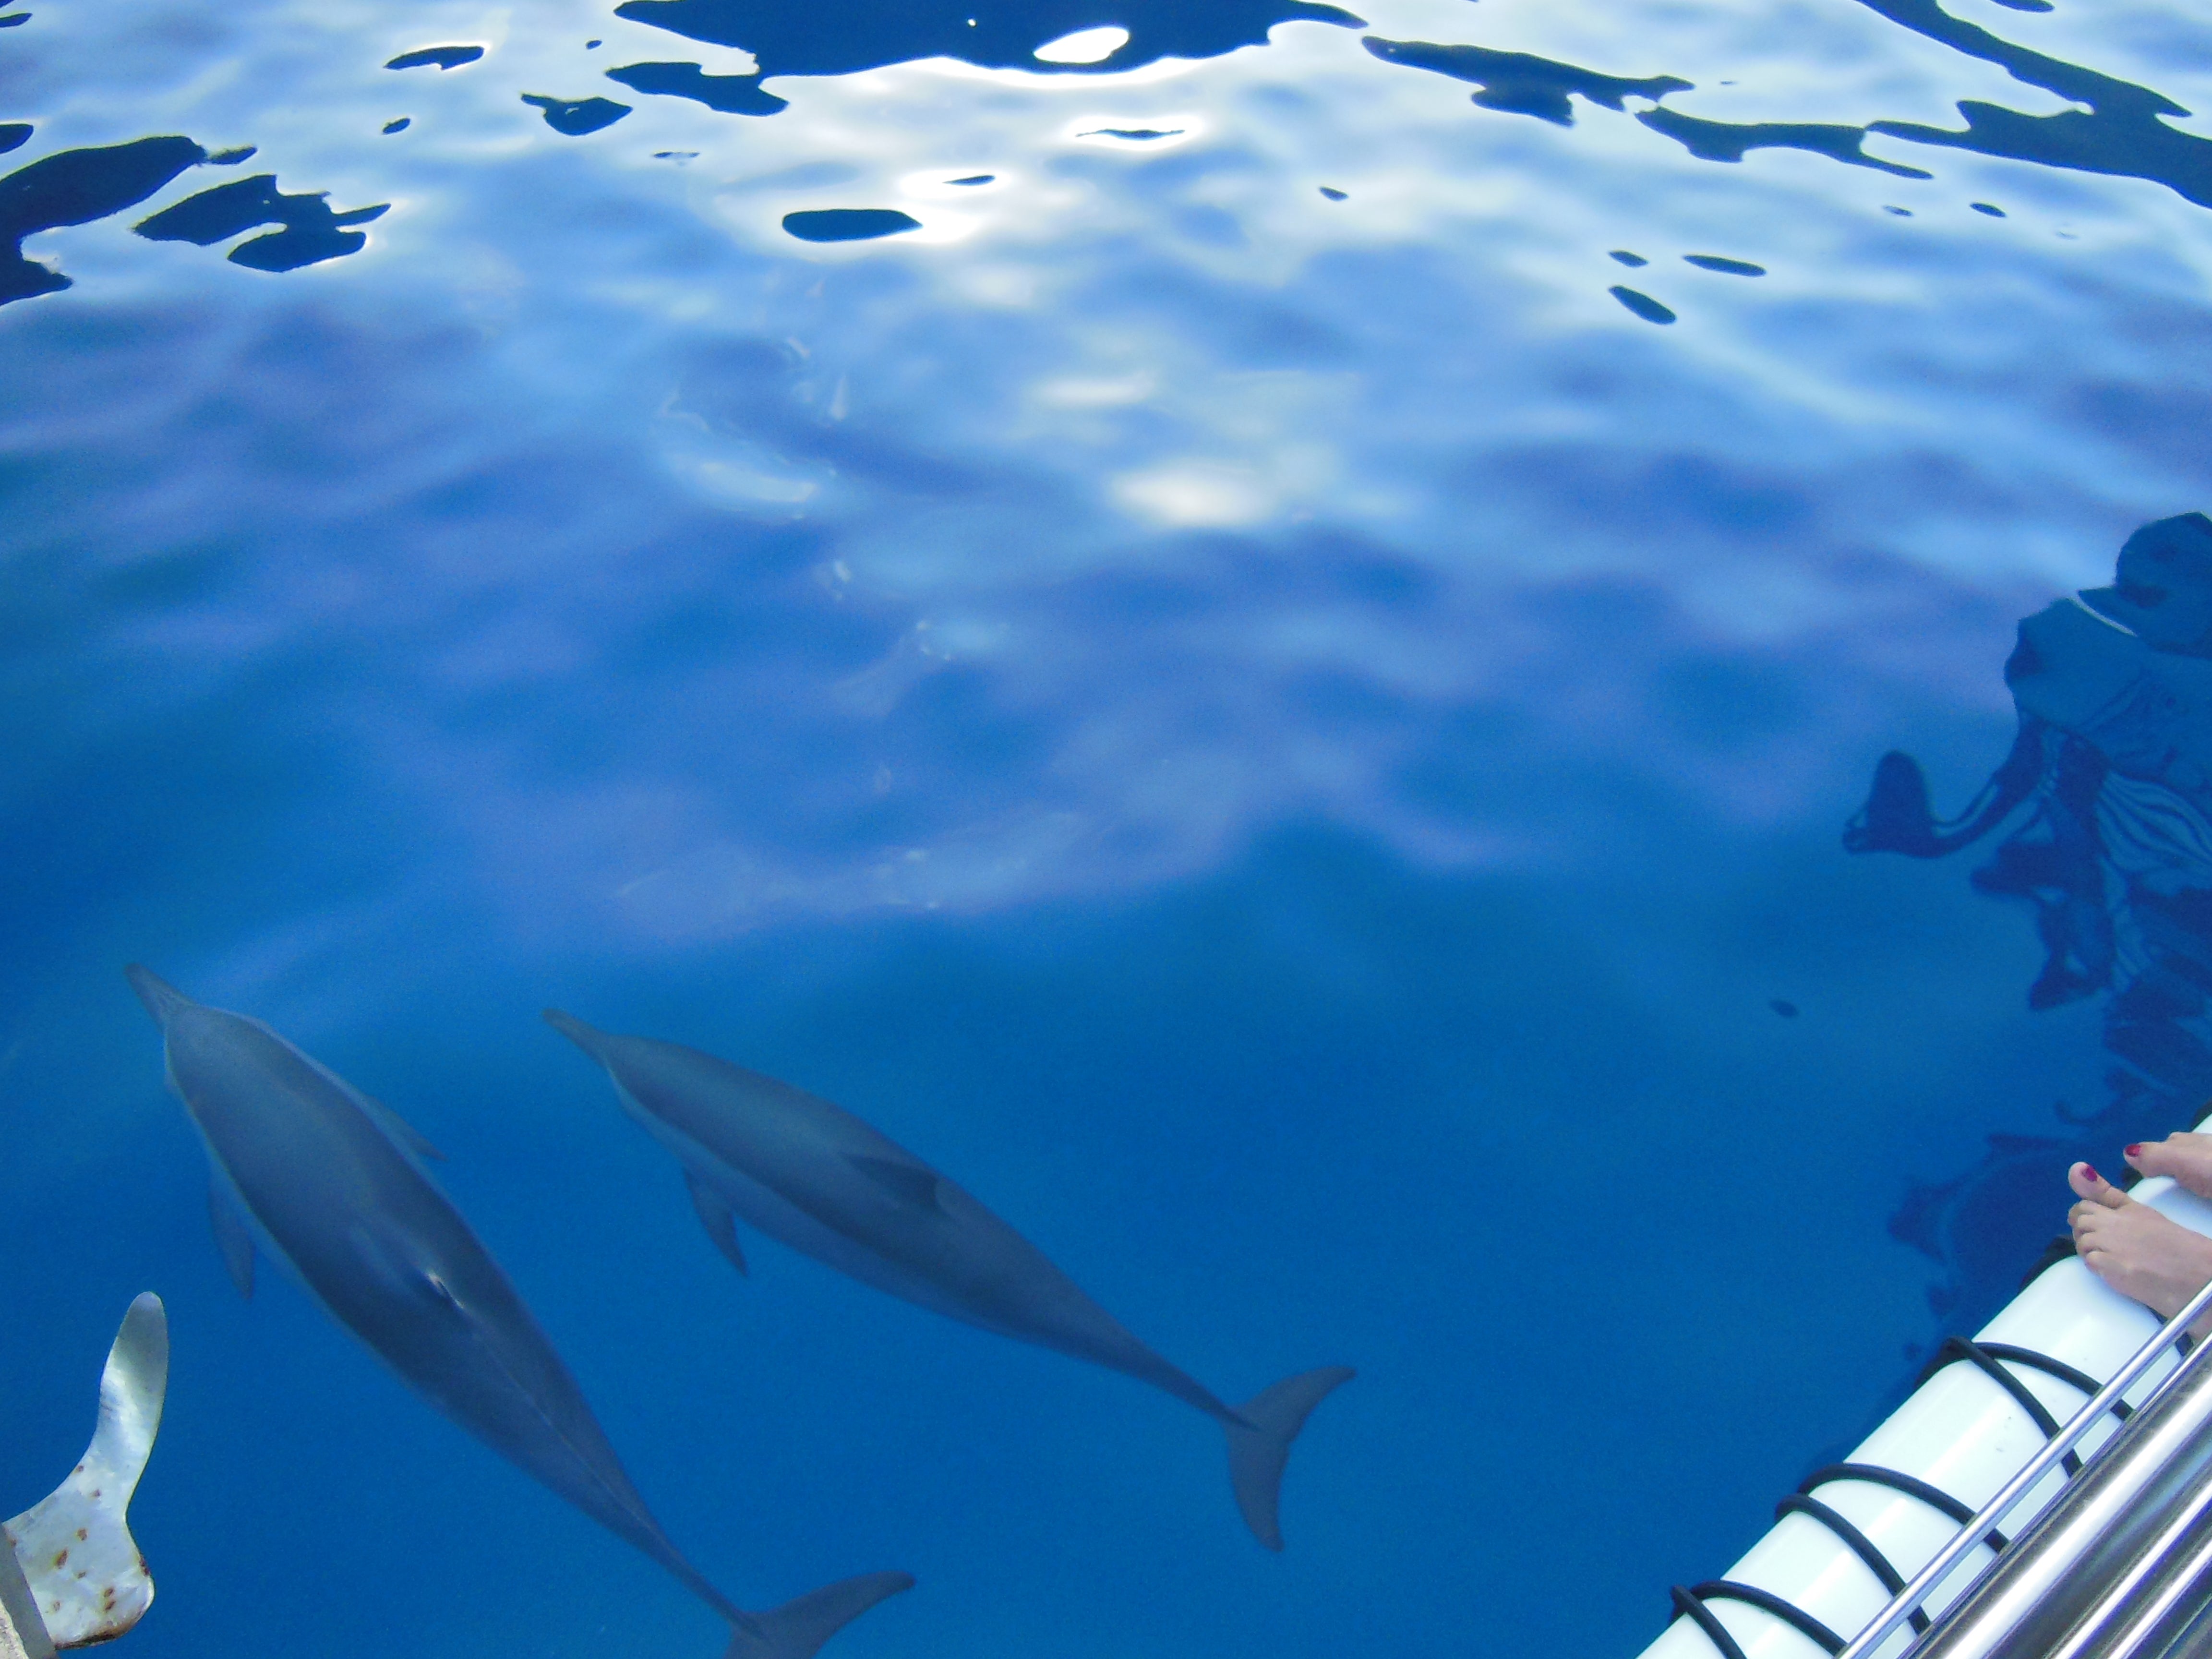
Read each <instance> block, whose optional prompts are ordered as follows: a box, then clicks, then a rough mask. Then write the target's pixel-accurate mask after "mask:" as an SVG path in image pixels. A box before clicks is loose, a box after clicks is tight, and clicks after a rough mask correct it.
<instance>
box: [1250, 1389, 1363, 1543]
mask: <svg viewBox="0 0 2212 1659" xmlns="http://www.w3.org/2000/svg"><path fill="white" fill-rule="evenodd" d="M1351 1380H1352V1368H1351V1367H1350V1366H1349V1365H1324V1366H1322V1368H1321V1369H1320V1370H1317V1371H1301V1372H1299V1373H1298V1374H1297V1376H1286V1377H1285V1378H1284V1379H1283V1380H1282V1381H1281V1382H1279V1383H1276V1384H1275V1385H1274V1387H1273V1388H1271V1389H1261V1391H1260V1392H1259V1393H1258V1394H1255V1395H1253V1396H1252V1397H1251V1398H1250V1399H1249V1400H1248V1401H1245V1402H1244V1403H1243V1405H1242V1406H1240V1407H1237V1416H1238V1417H1240V1418H1242V1419H1243V1423H1225V1424H1224V1425H1222V1426H1223V1428H1224V1429H1225V1431H1226V1432H1227V1433H1228V1436H1229V1482H1230V1484H1231V1486H1234V1487H1235V1488H1236V1489H1237V1508H1238V1509H1240V1510H1243V1511H1244V1524H1245V1525H1246V1526H1248V1527H1249V1528H1252V1535H1253V1536H1254V1537H1255V1538H1256V1539H1258V1540H1259V1541H1261V1543H1263V1544H1265V1545H1266V1546H1267V1547H1268V1548H1269V1549H1271V1550H1279V1549H1280V1548H1282V1547H1283V1534H1282V1529H1281V1528H1279V1527H1278V1526H1277V1525H1276V1524H1275V1506H1276V1504H1277V1502H1278V1500H1279V1498H1280V1496H1281V1493H1282V1486H1283V1465H1284V1464H1285V1463H1287V1462H1289V1461H1290V1456H1291V1441H1293V1440H1295V1439H1297V1437H1298V1431H1299V1430H1300V1429H1303V1428H1304V1427H1305V1425H1306V1415H1307V1413H1310V1412H1311V1411H1312V1410H1313V1408H1314V1407H1316V1406H1318V1405H1320V1404H1321V1402H1322V1401H1323V1400H1324V1399H1326V1398H1327V1397H1328V1395H1329V1393H1330V1392H1331V1391H1332V1390H1333V1389H1336V1388H1338V1387H1340V1386H1341V1385H1342V1384H1344V1383H1349V1382H1350V1381H1351ZM1246 1425H1249V1427H1248V1426H1246Z"/></svg>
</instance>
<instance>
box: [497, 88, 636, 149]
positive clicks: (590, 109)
mask: <svg viewBox="0 0 2212 1659" xmlns="http://www.w3.org/2000/svg"><path fill="white" fill-rule="evenodd" d="M522 101H523V102H524V103H526V104H531V105H534V106H536V107H538V109H541V110H543V111H544V112H545V125H547V126H549V127H550V128H552V129H553V131H556V132H559V133H565V134H566V135H567V136H568V137H571V138H580V137H583V136H584V135H585V134H586V133H587V132H597V131H599V129H600V128H601V127H611V126H612V125H614V124H615V123H616V122H617V121H619V120H621V119H622V118H623V116H625V115H627V114H629V112H630V106H629V105H628V104H617V102H615V100H613V99H611V98H579V99H576V100H574V101H573V102H572V101H570V100H567V99H562V98H548V97H545V96H544V94H540V93H535V92H526V93H524V94H522Z"/></svg>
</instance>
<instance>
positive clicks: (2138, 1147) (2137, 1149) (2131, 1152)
mask: <svg viewBox="0 0 2212 1659" xmlns="http://www.w3.org/2000/svg"><path fill="white" fill-rule="evenodd" d="M2122 1150H2123V1152H2124V1154H2125V1156H2127V1157H2129V1158H2134V1157H2136V1156H2137V1155H2139V1154H2140V1153H2141V1152H2142V1142H2141V1141H2140V1140H2138V1141H2137V1142H2136V1144H2135V1145H2134V1146H2129V1147H2125V1148H2123V1149H2122Z"/></svg>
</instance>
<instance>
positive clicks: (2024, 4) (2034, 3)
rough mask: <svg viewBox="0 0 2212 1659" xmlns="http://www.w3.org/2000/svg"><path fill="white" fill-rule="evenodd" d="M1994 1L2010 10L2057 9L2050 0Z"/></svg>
mask: <svg viewBox="0 0 2212 1659" xmlns="http://www.w3.org/2000/svg"><path fill="white" fill-rule="evenodd" d="M1996 3H1997V4H1998V5H2000V6H2002V7H2004V8H2006V9H2008V10H2010V11H2057V9H2058V8H2057V7H2056V6H2054V5H2052V4H2051V0H1996Z"/></svg>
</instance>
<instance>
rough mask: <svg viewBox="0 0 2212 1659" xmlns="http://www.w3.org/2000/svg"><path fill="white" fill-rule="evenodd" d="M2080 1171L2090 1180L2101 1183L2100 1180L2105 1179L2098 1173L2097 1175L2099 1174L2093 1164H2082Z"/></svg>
mask: <svg viewBox="0 0 2212 1659" xmlns="http://www.w3.org/2000/svg"><path fill="white" fill-rule="evenodd" d="M2081 1173H2082V1174H2083V1175H2085V1176H2088V1177H2089V1179H2090V1180H2092V1181H2094V1182H2100V1183H2101V1182H2103V1181H2104V1179H2105V1177H2104V1176H2100V1175H2099V1174H2098V1173H2097V1171H2096V1168H2095V1166H2094V1165H2093V1164H2083V1165H2082V1166H2081Z"/></svg>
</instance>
